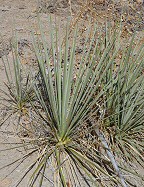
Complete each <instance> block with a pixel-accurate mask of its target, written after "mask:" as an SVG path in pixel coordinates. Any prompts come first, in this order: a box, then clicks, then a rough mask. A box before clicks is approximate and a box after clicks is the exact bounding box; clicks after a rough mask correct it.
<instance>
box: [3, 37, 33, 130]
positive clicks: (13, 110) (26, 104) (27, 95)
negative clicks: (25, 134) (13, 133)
mask: <svg viewBox="0 0 144 187" xmlns="http://www.w3.org/2000/svg"><path fill="white" fill-rule="evenodd" d="M2 61H3V65H4V69H5V74H6V78H7V81H6V82H4V84H5V89H0V92H1V95H0V100H1V105H2V106H3V107H4V108H5V110H6V111H7V114H6V115H5V116H4V117H3V119H1V123H0V126H2V125H3V124H4V122H6V121H8V119H9V118H10V117H13V119H14V118H15V120H16V119H17V120H18V123H20V119H21V117H22V116H26V115H27V114H28V109H30V107H31V105H30V101H33V100H34V96H35V95H34V91H33V86H32V84H33V83H32V80H31V77H30V74H29V73H28V71H27V73H26V71H25V68H24V67H23V65H22V63H21V58H20V55H19V53H18V41H17V38H16V36H15V39H14V40H13V42H12V62H11V60H10V59H9V57H8V56H7V55H5V56H3V57H2Z"/></svg>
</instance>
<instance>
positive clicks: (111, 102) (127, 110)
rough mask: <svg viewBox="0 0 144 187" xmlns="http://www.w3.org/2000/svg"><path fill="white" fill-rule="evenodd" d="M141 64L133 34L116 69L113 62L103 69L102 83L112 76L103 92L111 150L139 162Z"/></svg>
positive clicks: (142, 49)
mask: <svg viewBox="0 0 144 187" xmlns="http://www.w3.org/2000/svg"><path fill="white" fill-rule="evenodd" d="M143 67H144V45H143V44H142V45H140V44H139V43H138V44H137V45H134V36H133V37H132V39H131V41H130V42H129V46H126V47H125V48H124V47H123V49H122V56H121V59H119V62H118V64H117V69H116V66H115V65H113V66H111V68H110V69H109V70H108V72H107V75H106V79H105V83H106V84H107V81H109V80H112V79H113V84H112V86H111V88H110V89H109V91H108V92H107V94H106V99H107V102H106V112H105V120H104V123H105V125H106V129H107V130H108V132H109V136H110V142H111V144H112V145H113V148H114V147H115V148H116V149H115V148H114V151H115V153H117V154H118V155H119V154H120V155H121V156H122V157H123V158H125V159H127V160H129V161H133V159H134V160H137V161H138V162H139V163H140V164H141V165H143V164H142V163H143V160H144V157H143V151H144V146H143V133H144V116H143V112H144V80H143V78H144V76H143ZM114 93H115V94H114ZM112 95H113V96H112ZM108 98H110V99H108ZM120 152H121V153H120Z"/></svg>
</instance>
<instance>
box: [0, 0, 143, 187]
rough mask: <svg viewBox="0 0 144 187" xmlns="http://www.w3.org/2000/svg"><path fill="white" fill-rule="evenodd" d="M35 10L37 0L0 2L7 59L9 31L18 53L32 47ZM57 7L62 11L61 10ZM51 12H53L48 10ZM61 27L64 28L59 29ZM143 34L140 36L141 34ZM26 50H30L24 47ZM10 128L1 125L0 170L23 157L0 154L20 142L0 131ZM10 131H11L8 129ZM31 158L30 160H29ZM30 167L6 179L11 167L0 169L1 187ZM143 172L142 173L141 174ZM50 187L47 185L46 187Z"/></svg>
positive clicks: (0, 66) (0, 50)
mask: <svg viewBox="0 0 144 187" xmlns="http://www.w3.org/2000/svg"><path fill="white" fill-rule="evenodd" d="M59 6H60V5H59ZM37 8H38V4H37V0H0V34H1V37H2V39H3V41H4V44H5V46H6V49H7V50H6V51H7V54H9V55H8V56H9V58H10V59H12V55H11V52H10V51H11V46H10V41H11V39H12V36H13V32H12V30H15V31H16V32H17V35H18V40H19V41H20V42H21V43H20V44H21V48H20V50H22V53H23V50H24V46H29V45H31V27H30V26H31V25H32V26H33V27H34V28H36V27H37V26H36V25H37V19H36V16H37V14H36V10H37ZM60 8H64V7H61V6H60ZM51 11H52V10H51ZM66 15H68V14H67V12H65V16H63V17H60V20H61V22H62V24H64V25H65V22H66V17H67V16H66ZM41 16H42V19H43V21H44V25H45V27H46V28H48V25H47V15H46V14H44V13H43V14H41ZM62 27H63V26H62ZM140 35H142V33H141V34H140ZM27 48H29V47H27ZM3 54H4V51H3V47H2V45H1V39H0V57H1V56H2V55H3ZM26 55H27V57H28V58H27V60H29V62H30V63H33V62H34V61H35V59H34V58H35V57H34V56H33V55H32V52H31V50H30V49H27V54H26ZM5 80H6V77H5V73H4V67H3V64H2V60H1V58H0V87H1V88H2V89H5V87H4V85H3V82H4V81H5ZM0 112H1V113H0V115H2V111H0ZM8 128H9V127H7V125H4V127H3V128H1V129H0V168H1V167H3V166H4V165H6V164H9V163H11V162H12V161H13V160H15V159H16V158H18V157H20V156H21V155H23V154H25V153H24V152H25V151H24V150H23V149H17V150H10V151H2V150H3V149H8V148H10V147H12V145H11V144H10V145H5V144H2V143H6V142H11V143H12V142H13V143H15V142H19V141H20V140H19V139H17V137H16V136H15V137H13V136H12V135H11V134H9V135H7V134H5V133H3V131H7V130H9V129H8ZM11 130H12V129H11ZM30 159H33V157H31V158H30ZM28 165H29V162H28V161H27V163H23V164H22V165H21V166H20V167H19V168H17V169H16V170H15V172H14V173H12V174H11V175H9V176H8V177H7V178H5V176H6V175H8V174H9V173H10V172H11V170H12V168H13V167H12V166H10V167H9V168H7V169H4V170H0V187H10V186H13V185H14V184H15V182H16V181H17V180H18V178H19V177H20V176H21V174H22V173H23V171H24V170H25V168H26V166H28ZM142 172H144V171H142ZM27 182H28V178H26V179H25V180H24V181H23V183H22V184H20V187H26V184H27ZM136 186H137V187H138V186H139V187H142V184H138V185H136ZM49 187H50V186H49Z"/></svg>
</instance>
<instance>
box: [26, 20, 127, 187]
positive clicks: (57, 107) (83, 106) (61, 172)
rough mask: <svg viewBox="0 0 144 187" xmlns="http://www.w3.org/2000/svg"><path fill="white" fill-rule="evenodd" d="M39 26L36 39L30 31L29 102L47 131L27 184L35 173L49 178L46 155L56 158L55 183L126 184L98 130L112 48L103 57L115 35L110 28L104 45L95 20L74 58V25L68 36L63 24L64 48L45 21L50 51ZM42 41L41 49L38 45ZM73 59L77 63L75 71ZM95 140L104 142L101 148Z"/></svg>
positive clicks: (116, 50)
mask: <svg viewBox="0 0 144 187" xmlns="http://www.w3.org/2000/svg"><path fill="white" fill-rule="evenodd" d="M50 22H51V21H50ZM39 27H40V32H41V40H40V39H39V38H38V39H35V38H34V35H33V39H34V40H33V41H34V42H33V43H34V50H35V53H36V56H37V60H38V67H39V76H38V77H37V80H36V84H35V87H34V89H35V94H36V96H37V99H38V103H39V104H38V105H34V104H32V105H33V106H34V108H35V112H36V113H37V114H38V115H39V117H40V120H41V125H42V126H43V127H44V129H45V132H46V134H47V136H45V137H43V138H42V140H43V149H42V148H40V156H39V157H38V159H37V161H36V162H35V163H33V164H32V167H31V168H29V169H30V170H31V169H32V168H34V166H35V165H36V164H37V166H36V169H35V171H34V173H33V175H32V177H31V179H30V183H29V186H33V185H34V183H35V182H36V181H37V179H39V177H40V176H41V178H40V183H39V185H40V186H42V184H43V179H44V178H45V179H47V182H49V180H48V177H47V173H48V169H49V164H48V160H51V159H52V160H54V163H55V172H54V173H57V174H58V176H59V177H60V179H56V180H55V185H56V186H58V185H59V183H60V186H61V185H62V186H68V185H69V186H77V185H80V186H81V185H84V186H98V185H100V184H101V185H106V181H107V180H110V181H111V182H110V183H111V185H112V184H115V183H119V184H120V183H121V184H122V185H123V186H126V183H125V181H124V178H123V176H122V175H121V174H120V171H119V169H118V165H117V164H116V162H115V160H114V157H113V156H112V154H111V152H110V150H109V151H108V156H107V154H106V153H105V149H107V146H108V144H107V143H106V140H105V138H104V136H103V135H102V133H100V130H99V129H100V128H101V125H100V122H99V121H100V113H101V112H102V111H101V108H102V107H103V106H104V105H103V97H104V96H105V93H106V91H107V90H108V89H109V86H111V84H112V80H110V81H109V82H108V83H107V84H106V85H105V86H104V87H101V84H102V82H103V78H104V76H105V75H106V72H107V71H108V69H109V68H110V66H111V65H112V64H113V63H114V60H115V58H116V55H117V53H118V48H117V49H115V50H114V53H113V54H112V55H111V60H109V61H108V58H109V54H111V51H112V49H113V47H114V46H115V43H116V39H117V37H119V34H117V32H116V31H115V32H114V33H113V35H112V36H111V39H110V40H109V43H108V44H107V46H106V48H105V49H103V48H102V46H103V44H104V40H103V38H101V36H102V35H101V34H100V35H99V37H97V36H98V35H97V34H98V32H99V30H98V29H97V27H96V25H95V27H94V29H92V28H88V32H87V37H86V39H85V44H84V48H83V54H82V55H81V59H80V61H79V62H77V61H76V58H75V56H76V55H75V51H76V47H77V35H78V28H75V30H74V34H73V37H72V40H71V39H70V35H69V26H68V25H67V29H66V37H65V45H64V46H65V48H62V45H61V44H62V40H61V37H60V35H59V29H58V28H57V29H53V27H52V23H50V39H51V41H50V43H51V50H50V51H48V43H47V42H46V38H45V35H44V32H43V28H42V25H41V23H39ZM92 33H93V34H92ZM90 37H91V40H90V43H89V44H88V41H89V38H90ZM41 43H42V44H43V50H40V48H39V46H40V45H41ZM77 64H79V67H78V68H77V70H76V68H75V67H76V65H77ZM101 106H102V107H101ZM92 134H93V135H92ZM99 139H100V140H101V141H103V142H104V141H105V143H106V144H105V143H104V144H103V146H104V148H102V146H101V142H100V140H99ZM39 140H40V139H39ZM105 145H106V146H105ZM100 147H101V149H103V151H102V152H101V151H100V150H99V148H100ZM110 156H111V158H109V157H110ZM111 161H112V162H111ZM114 165H116V167H115V166H114ZM113 168H114V169H115V170H116V171H115V172H114V171H113ZM117 175H118V177H117ZM119 178H120V180H119Z"/></svg>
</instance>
